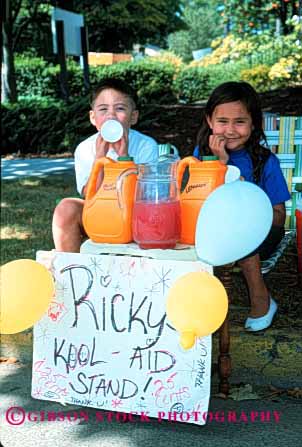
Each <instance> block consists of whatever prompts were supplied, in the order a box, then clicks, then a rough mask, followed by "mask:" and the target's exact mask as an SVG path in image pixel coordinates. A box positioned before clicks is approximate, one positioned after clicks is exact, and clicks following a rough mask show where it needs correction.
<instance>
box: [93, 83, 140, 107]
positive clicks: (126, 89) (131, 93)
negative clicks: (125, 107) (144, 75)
mask: <svg viewBox="0 0 302 447" xmlns="http://www.w3.org/2000/svg"><path fill="white" fill-rule="evenodd" d="M108 88H112V89H113V90H117V91H118V92H120V93H123V94H124V95H126V96H128V97H129V98H130V99H131V101H132V103H133V107H134V109H136V106H137V103H138V96H137V94H136V92H135V90H133V88H132V87H130V85H128V84H127V83H126V82H124V81H122V80H121V79H117V78H104V79H102V81H101V82H100V83H99V84H98V85H97V87H96V88H95V89H94V90H93V91H92V92H91V95H90V107H91V108H93V106H94V102H95V100H96V98H97V97H98V95H99V94H100V93H101V92H102V91H103V90H106V89H108Z"/></svg>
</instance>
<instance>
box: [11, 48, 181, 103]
mask: <svg viewBox="0 0 302 447" xmlns="http://www.w3.org/2000/svg"><path fill="white" fill-rule="evenodd" d="M67 70H68V89H69V93H70V98H71V100H73V99H74V98H78V97H82V96H83V95H85V89H84V82H83V72H82V69H81V68H80V66H79V65H78V64H77V63H75V62H74V61H72V60H68V64H67ZM176 70H177V66H176V65H175V61H174V62H173V63H172V61H171V60H165V58H164V59H162V58H159V59H157V58H156V59H155V58H147V59H143V60H140V61H134V62H121V63H118V64H114V65H105V66H104V65H103V66H97V67H90V82H91V87H92V88H93V87H94V86H95V85H97V84H98V82H100V81H101V80H102V79H103V78H104V77H108V76H114V77H117V78H120V79H123V80H125V81H126V82H128V83H129V84H130V85H131V86H132V87H133V88H135V89H136V91H137V93H138V96H139V98H140V100H141V102H142V103H148V102H151V103H152V102H159V103H162V102H171V101H175V97H174V96H173V91H172V84H173V78H174V77H175V73H176ZM59 76H60V68H59V66H54V65H52V64H47V63H46V62H45V61H44V60H43V59H42V58H37V57H26V56H18V57H16V79H17V89H18V92H19V95H21V97H27V98H36V97H49V98H58V99H59V98H60V97H61V92H60V81H59Z"/></svg>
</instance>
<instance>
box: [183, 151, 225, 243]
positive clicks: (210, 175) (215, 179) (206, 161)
mask: <svg viewBox="0 0 302 447" xmlns="http://www.w3.org/2000/svg"><path fill="white" fill-rule="evenodd" d="M187 167H188V169H189V180H188V183H187V185H186V186H185V188H184V189H183V191H182V192H181V193H180V209H181V236H180V242H181V243H182V244H190V245H194V244H195V230H196V223H197V218H198V214H199V211H200V208H201V207H202V205H203V202H204V201H205V199H206V198H207V197H208V195H209V194H210V193H211V192H212V191H214V189H215V188H217V187H218V186H220V185H222V184H223V183H224V180H225V174H226V171H227V167H226V165H224V164H223V163H221V162H220V161H219V160H218V157H213V156H208V157H203V160H202V161H200V160H198V158H195V157H185V158H183V159H182V160H181V161H180V162H179V164H178V169H177V183H178V187H179V188H181V183H182V178H183V174H184V172H185V169H186V168H187Z"/></svg>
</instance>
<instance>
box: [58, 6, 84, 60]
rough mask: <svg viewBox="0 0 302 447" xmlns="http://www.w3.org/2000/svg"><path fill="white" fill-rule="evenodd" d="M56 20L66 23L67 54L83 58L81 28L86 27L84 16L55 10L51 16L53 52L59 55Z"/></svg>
mask: <svg viewBox="0 0 302 447" xmlns="http://www.w3.org/2000/svg"><path fill="white" fill-rule="evenodd" d="M56 20H62V21H63V22H64V45H65V53H66V54H70V55H72V56H81V54H82V45H81V27H82V26H84V16H83V15H82V14H75V13H74V12H70V11H65V10H64V9H60V8H53V11H52V14H51V31H52V43H53V51H54V53H55V54H57V53H58V48H57V33H56Z"/></svg>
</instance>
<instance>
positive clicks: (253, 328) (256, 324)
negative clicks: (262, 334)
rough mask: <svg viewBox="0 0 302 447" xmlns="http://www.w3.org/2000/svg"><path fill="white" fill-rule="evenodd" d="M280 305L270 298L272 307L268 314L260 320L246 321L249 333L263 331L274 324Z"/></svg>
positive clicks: (250, 319) (249, 319) (270, 306)
mask: <svg viewBox="0 0 302 447" xmlns="http://www.w3.org/2000/svg"><path fill="white" fill-rule="evenodd" d="M277 309H278V305H277V303H276V301H274V300H273V298H272V297H270V305H269V309H268V312H267V314H265V315H263V317H259V318H251V317H249V318H247V319H246V321H245V325H244V327H245V329H246V330H247V331H249V332H257V331H263V330H264V329H267V328H268V327H270V325H271V324H272V321H273V318H274V316H275V314H276V312H277Z"/></svg>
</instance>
